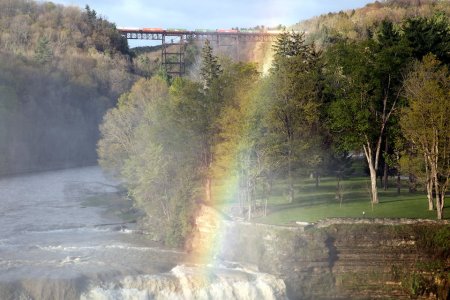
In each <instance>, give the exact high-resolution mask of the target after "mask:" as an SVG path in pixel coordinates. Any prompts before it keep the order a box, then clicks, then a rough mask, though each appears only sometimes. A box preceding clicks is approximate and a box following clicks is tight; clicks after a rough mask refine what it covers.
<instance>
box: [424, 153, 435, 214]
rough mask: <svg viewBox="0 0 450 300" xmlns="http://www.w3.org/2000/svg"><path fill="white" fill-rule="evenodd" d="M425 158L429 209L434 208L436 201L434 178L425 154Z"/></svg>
mask: <svg viewBox="0 0 450 300" xmlns="http://www.w3.org/2000/svg"><path fill="white" fill-rule="evenodd" d="M424 159H425V174H426V177H427V178H426V180H427V182H426V186H427V198H428V210H433V209H434V203H433V179H432V177H431V174H430V169H429V167H428V161H427V156H426V155H424Z"/></svg>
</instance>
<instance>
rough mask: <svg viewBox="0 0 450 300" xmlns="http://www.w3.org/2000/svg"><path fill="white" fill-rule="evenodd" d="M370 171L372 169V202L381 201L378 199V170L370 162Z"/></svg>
mask: <svg viewBox="0 0 450 300" xmlns="http://www.w3.org/2000/svg"><path fill="white" fill-rule="evenodd" d="M369 171H370V185H371V189H370V192H371V196H372V203H379V200H378V189H377V171H376V170H375V167H374V166H373V165H372V164H371V163H369Z"/></svg>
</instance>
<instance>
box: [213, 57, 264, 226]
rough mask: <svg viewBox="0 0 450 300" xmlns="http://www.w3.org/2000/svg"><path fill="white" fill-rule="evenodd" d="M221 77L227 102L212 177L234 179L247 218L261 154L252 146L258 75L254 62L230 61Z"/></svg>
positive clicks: (254, 130) (219, 124) (255, 128)
mask: <svg viewBox="0 0 450 300" xmlns="http://www.w3.org/2000/svg"><path fill="white" fill-rule="evenodd" d="M224 76H226V77H227V78H228V80H227V82H228V85H227V87H226V97H227V99H228V101H227V104H226V106H224V108H223V109H222V112H221V114H220V116H219V117H218V120H217V123H218V129H219V134H218V142H217V144H216V145H215V147H214V157H215V161H214V166H213V171H214V178H217V179H218V180H220V181H221V182H225V181H232V182H234V184H232V185H234V186H235V187H236V188H235V189H233V190H235V191H237V195H234V197H236V198H238V199H239V204H240V208H241V212H242V213H243V212H244V211H245V207H246V208H247V216H248V219H251V217H252V210H253V209H252V208H253V207H254V200H255V189H256V184H257V180H258V178H259V177H260V175H261V172H262V165H261V163H259V162H260V160H261V153H260V152H258V149H257V147H256V144H257V141H258V138H259V132H258V130H259V129H260V128H258V125H259V122H257V119H258V115H257V108H258V104H257V99H256V97H255V90H256V84H257V83H258V82H259V81H258V79H259V74H258V72H257V70H256V66H255V65H254V64H250V63H247V64H245V63H232V64H231V65H229V66H227V67H226V68H224Z"/></svg>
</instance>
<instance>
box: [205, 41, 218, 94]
mask: <svg viewBox="0 0 450 300" xmlns="http://www.w3.org/2000/svg"><path fill="white" fill-rule="evenodd" d="M221 73H222V69H221V67H220V64H219V63H218V61H217V57H216V56H215V55H214V54H213V49H212V47H211V43H210V42H209V40H206V41H205V45H204V46H203V49H202V67H201V69H200V75H201V77H202V79H203V88H204V89H205V90H208V89H210V88H211V86H212V85H213V82H214V81H217V79H218V78H219V76H220V74H221Z"/></svg>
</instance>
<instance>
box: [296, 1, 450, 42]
mask: <svg viewBox="0 0 450 300" xmlns="http://www.w3.org/2000/svg"><path fill="white" fill-rule="evenodd" d="M438 11H442V12H444V13H445V14H446V15H448V16H450V1H447V0H445V1H442V0H386V1H381V2H379V1H375V2H374V3H370V4H367V5H366V6H364V7H362V8H358V9H351V10H346V11H340V12H337V13H328V14H324V15H320V16H318V17H314V18H311V19H308V20H305V21H301V22H299V23H297V24H295V25H293V26H292V27H291V29H294V30H299V31H304V32H306V33H307V40H308V41H309V42H312V41H314V42H315V43H316V44H317V45H319V46H324V45H326V44H328V43H332V42H333V41H334V40H336V39H342V38H348V39H353V40H356V39H364V38H367V37H368V35H369V34H370V33H371V30H372V28H373V27H374V25H376V24H378V23H380V22H381V21H382V20H384V19H388V20H391V21H393V22H394V23H400V22H401V21H402V20H403V19H404V18H409V17H417V16H422V17H429V16H431V15H433V14H435V13H436V12H438Z"/></svg>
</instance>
